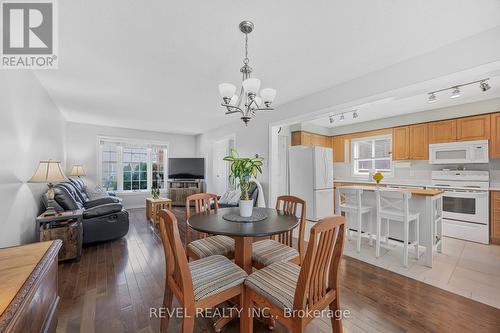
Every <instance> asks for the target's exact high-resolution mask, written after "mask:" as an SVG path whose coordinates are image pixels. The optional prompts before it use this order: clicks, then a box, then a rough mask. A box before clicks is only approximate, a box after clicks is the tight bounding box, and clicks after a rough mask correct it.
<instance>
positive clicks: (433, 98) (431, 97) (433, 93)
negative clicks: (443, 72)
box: [427, 77, 491, 103]
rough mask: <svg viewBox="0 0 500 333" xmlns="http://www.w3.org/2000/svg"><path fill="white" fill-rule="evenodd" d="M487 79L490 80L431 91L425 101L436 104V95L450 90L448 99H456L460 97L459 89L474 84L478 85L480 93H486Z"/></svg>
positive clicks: (487, 87)
mask: <svg viewBox="0 0 500 333" xmlns="http://www.w3.org/2000/svg"><path fill="white" fill-rule="evenodd" d="M489 79H490V78H489V77H488V78H486V79H482V80H477V81H472V82H467V83H463V84H458V85H456V86H453V87H448V88H444V89H439V90H435V91H431V92H430V93H427V95H428V96H427V100H428V101H429V103H433V102H436V101H437V96H436V94H437V93H439V92H442V91H447V90H452V92H451V96H450V98H458V97H460V88H461V87H465V86H468V85H471V84H476V83H479V88H480V89H481V91H483V92H485V91H488V90H489V89H490V88H491V86H490V84H489V83H488V80H489Z"/></svg>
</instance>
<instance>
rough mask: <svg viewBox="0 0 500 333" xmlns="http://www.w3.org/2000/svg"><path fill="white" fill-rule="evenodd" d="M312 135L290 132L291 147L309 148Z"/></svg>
mask: <svg viewBox="0 0 500 333" xmlns="http://www.w3.org/2000/svg"><path fill="white" fill-rule="evenodd" d="M311 145H312V133H308V132H304V131H295V132H292V146H311Z"/></svg>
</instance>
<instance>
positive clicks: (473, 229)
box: [432, 170, 490, 244]
mask: <svg viewBox="0 0 500 333" xmlns="http://www.w3.org/2000/svg"><path fill="white" fill-rule="evenodd" d="M489 183H490V175H489V172H488V171H474V170H443V171H432V187H435V188H440V189H443V190H444V191H445V192H444V194H443V235H444V236H448V237H453V238H459V239H464V240H469V241H473V242H479V243H484V244H488V243H489V191H488V189H489Z"/></svg>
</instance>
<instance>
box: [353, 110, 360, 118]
mask: <svg viewBox="0 0 500 333" xmlns="http://www.w3.org/2000/svg"><path fill="white" fill-rule="evenodd" d="M358 116H359V115H358V111H357V110H354V111H353V112H352V119H356V118H358Z"/></svg>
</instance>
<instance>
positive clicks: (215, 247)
mask: <svg viewBox="0 0 500 333" xmlns="http://www.w3.org/2000/svg"><path fill="white" fill-rule="evenodd" d="M192 202H194V209H195V213H196V214H198V213H202V212H209V211H210V210H212V209H218V208H219V201H218V199H217V195H215V194H209V193H198V194H193V195H190V196H188V197H187V198H186V221H187V220H188V219H189V217H190V216H191V203H192ZM212 203H213V208H212ZM186 253H187V255H188V258H191V259H194V260H196V259H201V258H205V257H208V256H213V255H217V254H220V255H223V256H226V257H228V258H233V257H234V239H232V238H231V237H227V236H223V235H215V236H208V235H207V234H204V233H200V232H199V233H198V239H197V240H195V241H192V242H191V228H189V226H188V225H187V223H186Z"/></svg>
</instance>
